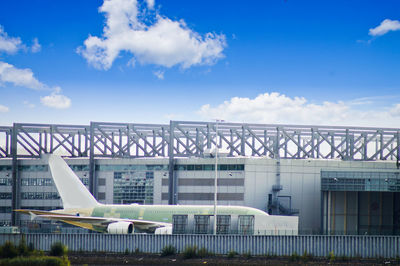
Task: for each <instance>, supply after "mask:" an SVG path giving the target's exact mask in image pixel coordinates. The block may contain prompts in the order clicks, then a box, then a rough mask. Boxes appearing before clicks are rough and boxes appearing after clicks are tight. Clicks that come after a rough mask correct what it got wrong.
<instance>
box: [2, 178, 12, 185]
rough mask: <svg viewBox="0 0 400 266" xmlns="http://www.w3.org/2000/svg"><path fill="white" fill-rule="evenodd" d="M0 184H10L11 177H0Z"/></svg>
mask: <svg viewBox="0 0 400 266" xmlns="http://www.w3.org/2000/svg"><path fill="white" fill-rule="evenodd" d="M0 186H12V179H11V178H0Z"/></svg>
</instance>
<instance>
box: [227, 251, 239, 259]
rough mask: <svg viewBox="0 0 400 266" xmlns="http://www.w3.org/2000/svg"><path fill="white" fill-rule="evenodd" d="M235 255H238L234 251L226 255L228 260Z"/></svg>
mask: <svg viewBox="0 0 400 266" xmlns="http://www.w3.org/2000/svg"><path fill="white" fill-rule="evenodd" d="M236 255H238V253H237V252H236V251H234V250H231V251H229V252H228V254H227V256H228V259H233V258H234V257H235V256H236Z"/></svg>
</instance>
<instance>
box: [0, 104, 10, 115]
mask: <svg viewBox="0 0 400 266" xmlns="http://www.w3.org/2000/svg"><path fill="white" fill-rule="evenodd" d="M8 111H9V108H8V107H7V106H4V105H1V104H0V113H7V112H8Z"/></svg>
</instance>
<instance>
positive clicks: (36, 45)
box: [31, 38, 42, 53]
mask: <svg viewBox="0 0 400 266" xmlns="http://www.w3.org/2000/svg"><path fill="white" fill-rule="evenodd" d="M40 49H42V46H41V45H40V43H39V41H38V38H35V39H33V43H32V46H31V51H32V53H37V52H39V51H40Z"/></svg>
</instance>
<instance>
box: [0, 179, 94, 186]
mask: <svg viewBox="0 0 400 266" xmlns="http://www.w3.org/2000/svg"><path fill="white" fill-rule="evenodd" d="M81 181H82V183H83V184H84V185H85V186H88V185H89V178H81ZM21 185H22V186H52V185H53V181H52V180H51V178H22V179H21ZM0 186H12V179H11V178H0Z"/></svg>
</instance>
